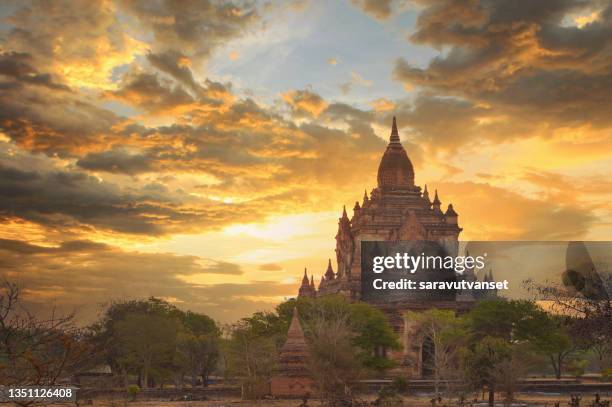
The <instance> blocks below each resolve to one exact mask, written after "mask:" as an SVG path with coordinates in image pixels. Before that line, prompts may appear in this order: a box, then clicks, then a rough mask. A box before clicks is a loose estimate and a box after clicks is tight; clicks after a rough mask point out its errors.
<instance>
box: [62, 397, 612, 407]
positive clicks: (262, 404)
mask: <svg viewBox="0 0 612 407" xmlns="http://www.w3.org/2000/svg"><path fill="white" fill-rule="evenodd" d="M602 398H603V399H604V400H610V399H611V398H612V397H610V396H604V397H602ZM365 399H366V400H369V401H371V400H373V399H374V397H366V398H365ZM593 400H594V396H584V397H583V399H582V405H583V406H588V405H590V404H591V402H592V401H593ZM445 402H446V403H445ZM480 402H482V403H484V402H483V401H480ZM480 402H479V403H480ZM515 402H518V403H526V404H527V405H528V406H530V407H531V406H533V407H536V406H537V407H544V406H547V407H553V406H554V405H555V402H559V403H560V405H561V406H563V407H566V406H568V405H569V404H568V402H569V395H560V396H550V395H535V394H518V395H517V396H516V401H515ZM300 403H301V401H299V400H261V401H245V400H239V399H224V400H209V401H166V400H164V401H155V400H147V401H135V402H126V401H125V400H100V399H96V400H93V404H90V405H91V406H94V407H234V406H236V407H247V406H256V407H298V406H299V405H300ZM308 404H309V406H312V407H319V406H320V405H321V404H320V402H319V401H317V400H311V401H309V403H308ZM442 405H446V406H449V407H453V406H456V405H457V404H456V402H455V401H451V402H448V401H446V400H445V401H444V402H443V404H442ZM496 405H499V406H502V405H503V402H502V400H501V398H500V399H499V400H498V403H496ZM53 406H56V407H59V406H75V404H53ZM81 406H84V404H81ZM404 406H405V407H431V402H430V398H429V397H414V396H412V397H404Z"/></svg>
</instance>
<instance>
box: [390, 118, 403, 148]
mask: <svg viewBox="0 0 612 407" xmlns="http://www.w3.org/2000/svg"><path fill="white" fill-rule="evenodd" d="M389 141H390V142H391V143H399V142H400V138H399V132H398V131H397V121H396V120H395V116H393V126H392V127H391V138H390V139H389Z"/></svg>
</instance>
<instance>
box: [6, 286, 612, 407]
mask: <svg viewBox="0 0 612 407" xmlns="http://www.w3.org/2000/svg"><path fill="white" fill-rule="evenodd" d="M573 304H575V303H573ZM295 307H297V309H298V310H299V315H300V319H301V325H302V327H303V329H304V332H305V336H306V340H307V342H308V344H309V349H310V359H309V360H308V365H307V368H308V370H309V372H310V374H311V375H312V377H313V379H314V380H315V383H316V385H317V388H318V391H319V393H320V396H321V398H322V399H324V400H327V401H328V402H329V403H328V404H330V405H336V404H339V403H341V402H344V401H346V400H353V399H354V397H355V395H354V393H355V390H356V388H355V385H356V383H359V381H360V380H361V379H366V378H374V377H384V376H385V374H386V372H387V371H388V370H389V369H391V368H394V367H396V366H398V363H401V364H404V365H407V366H408V367H413V368H416V367H418V368H420V369H422V371H424V372H425V373H426V374H428V375H429V376H430V377H431V378H432V379H433V381H434V384H435V391H436V393H437V395H438V396H440V397H456V398H459V399H461V398H467V397H469V396H470V395H471V394H473V393H474V392H479V391H483V389H487V391H488V392H489V397H490V400H491V402H492V400H493V399H494V397H495V394H496V392H497V393H499V392H502V393H504V394H505V397H506V398H507V399H511V398H512V397H513V393H514V391H515V390H516V388H517V381H518V379H520V378H523V377H525V376H527V375H529V374H543V373H553V374H554V375H555V376H556V377H557V378H560V377H561V376H562V375H564V374H573V375H576V376H579V375H581V374H582V373H584V372H585V369H586V368H587V365H588V364H590V365H591V366H592V367H593V368H594V369H595V370H598V371H601V372H602V373H603V374H604V375H610V373H611V372H612V371H611V370H610V368H611V367H612V366H611V360H610V358H611V356H610V355H611V354H612V352H611V350H612V344H611V342H610V338H611V337H612V335H610V331H611V330H612V326H611V325H612V322H611V319H610V318H609V317H608V316H609V315H610V314H609V307H608V306H606V307H607V308H603V309H600V310H598V309H596V308H594V306H593V305H592V304H588V308H585V309H584V310H583V312H582V313H581V314H580V318H578V317H570V316H567V314H566V315H563V316H561V315H555V314H552V313H549V312H546V311H544V310H543V309H542V308H540V307H539V306H537V305H536V303H534V302H531V301H503V300H496V301H481V302H479V303H477V304H476V305H475V307H474V308H473V309H472V310H471V311H470V312H468V313H465V314H463V315H456V314H455V313H454V312H452V311H444V310H438V309H431V310H427V311H423V312H409V313H406V314H405V315H404V316H403V317H404V321H405V322H406V323H407V324H409V329H410V330H411V332H412V333H411V335H410V336H409V337H408V338H407V339H409V340H410V341H412V342H408V343H407V344H406V346H407V347H408V348H407V350H408V351H407V352H404V351H405V350H404V349H402V343H401V342H400V338H398V336H397V335H396V334H395V333H394V330H393V329H392V327H391V326H390V324H389V320H388V317H387V316H386V315H385V314H383V313H382V312H381V311H380V310H378V309H377V308H374V307H372V306H371V305H368V304H365V303H360V302H348V301H347V300H346V299H344V298H343V297H339V296H329V297H324V298H319V299H308V298H300V299H297V300H296V299H291V300H288V301H286V302H283V303H281V304H279V305H278V306H277V307H276V308H275V310H274V311H271V312H256V313H254V314H253V315H251V316H250V317H246V318H243V319H241V320H239V321H237V322H236V323H234V324H230V325H224V326H220V325H219V324H217V323H216V322H215V321H214V320H212V319H211V318H210V317H208V316H206V315H204V314H198V313H194V312H191V311H184V310H181V309H179V308H177V307H176V306H174V305H172V304H170V303H168V302H166V301H163V300H161V299H157V298H149V299H142V300H131V301H122V302H115V303H112V304H110V305H109V306H108V307H106V309H105V310H104V312H103V314H102V316H101V317H100V319H99V320H98V321H96V322H95V323H94V324H92V325H91V326H89V327H86V328H77V327H75V325H74V324H73V318H72V316H70V315H69V316H64V317H62V318H55V317H52V318H49V319H38V318H34V317H33V316H30V315H28V314H27V313H24V312H23V308H22V307H21V305H20V296H19V290H18V288H17V287H16V286H15V285H12V284H10V283H5V285H4V287H3V289H2V290H1V291H0V328H1V329H0V382H2V383H5V384H8V385H27V384H41V385H43V384H46V385H51V384H54V383H58V382H59V381H61V380H66V379H67V378H69V377H71V376H72V375H74V374H78V373H83V372H87V371H88V370H91V369H93V368H95V367H97V366H100V365H106V366H110V368H111V370H112V373H113V375H114V376H115V377H116V378H117V381H118V384H119V385H121V386H128V385H129V384H133V383H137V384H138V385H139V386H140V387H152V386H155V387H163V386H167V385H173V386H177V387H182V386H206V385H207V384H208V383H209V381H210V378H211V376H213V375H214V376H216V377H218V378H220V379H223V380H226V381H229V382H232V383H237V384H239V385H240V386H241V388H242V391H243V397H244V398H260V397H263V396H265V395H266V394H267V392H268V382H269V379H270V377H271V376H272V375H273V374H274V373H275V372H276V371H277V368H278V355H279V351H280V349H281V347H282V345H283V344H284V342H285V340H286V334H287V330H288V328H289V324H290V321H291V316H292V312H293V309H294V308H295ZM400 381H401V380H400ZM400 387H401V386H400Z"/></svg>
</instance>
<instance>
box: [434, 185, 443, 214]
mask: <svg viewBox="0 0 612 407" xmlns="http://www.w3.org/2000/svg"><path fill="white" fill-rule="evenodd" d="M441 204H442V202H440V198H438V190H437V189H436V195H435V196H434V200H433V202H432V209H433V210H434V212H437V213H442V210H441V209H440V205H441Z"/></svg>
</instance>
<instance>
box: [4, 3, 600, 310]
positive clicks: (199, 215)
mask: <svg viewBox="0 0 612 407" xmlns="http://www.w3.org/2000/svg"><path fill="white" fill-rule="evenodd" d="M611 94H612V4H611V2H610V1H600V0H573V1H571V0H539V1H532V0H525V1H512V2H508V1H504V0H481V1H478V0H470V1H453V0H415V1H397V0H386V1H385V0H381V1H376V0H353V1H340V0H338V1H323V0H321V1H307V0H296V1H292V2H289V1H278V2H267V1H266V2H251V1H245V2H242V1H236V2H225V1H212V0H203V1H196V0H194V1H187V2H185V1H173V0H165V1H164V0H158V1H149V0H133V1H132V0H130V1H127V0H126V1H111V0H108V1H95V2H92V1H86V0H83V1H77V0H70V1H53V2H48V1H30V2H28V1H8V2H7V1H4V2H2V4H1V5H0V274H2V275H4V276H5V277H8V278H9V279H11V280H13V281H17V282H19V284H21V285H22V287H23V289H24V296H25V298H26V300H27V301H28V303H29V304H30V306H31V307H32V308H33V309H49V305H50V304H53V305H56V306H58V307H60V308H62V309H77V310H78V312H79V314H80V316H81V318H82V319H83V320H88V319H90V318H92V316H94V315H95V314H96V312H98V311H99V309H100V304H103V303H105V302H108V301H109V300H113V299H124V298H133V297H144V296H149V295H155V296H159V297H162V298H166V299H167V300H169V301H172V302H174V303H176V304H177V305H178V306H180V307H183V308H189V309H192V310H196V311H201V312H206V313H208V314H210V315H212V316H213V317H215V318H217V319H219V320H221V321H232V320H234V319H236V318H238V317H241V316H245V315H247V314H249V313H251V312H253V311H255V310H262V309H269V308H271V307H272V306H273V305H274V304H275V303H277V302H279V301H280V300H282V299H284V298H286V297H289V296H292V295H293V294H294V293H295V291H296V287H297V283H298V281H299V279H300V277H301V273H302V270H303V268H304V267H308V269H309V270H311V271H314V272H315V273H316V274H317V275H320V274H321V273H322V272H323V271H324V270H325V267H326V265H327V258H329V257H333V253H334V251H333V250H334V247H335V241H334V235H335V230H336V227H337V218H338V216H339V215H340V213H341V210H342V205H345V204H346V205H347V206H348V207H349V208H352V206H353V204H354V202H355V200H357V199H360V198H361V197H362V196H363V191H364V190H366V189H367V190H368V191H369V190H371V189H372V188H373V187H375V180H376V168H377V165H378V161H379V159H380V157H381V155H382V153H383V151H384V147H385V143H386V139H387V138H388V135H389V130H390V122H391V117H392V116H393V115H396V116H397V117H398V124H399V126H400V133H401V138H402V141H403V143H404V146H405V147H406V149H407V151H408V154H409V156H410V157H411V159H412V161H413V163H414V165H415V171H416V182H417V183H418V184H419V185H423V184H427V185H428V187H429V188H430V190H431V189H435V188H437V189H438V190H439V193H440V198H441V200H442V202H443V205H444V206H445V205H446V204H447V203H449V202H452V203H453V204H454V207H455V209H456V210H457V212H458V213H459V221H460V224H461V226H462V227H463V228H464V232H463V233H462V236H461V237H462V238H463V239H480V240H484V239H495V240H502V239H504V240H506V239H509V240H516V239H535V240H567V239H590V240H611V237H612V208H611V206H610V203H609V202H610V198H611V195H612V181H611V180H610V172H611V170H612V97H610V95H611Z"/></svg>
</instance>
